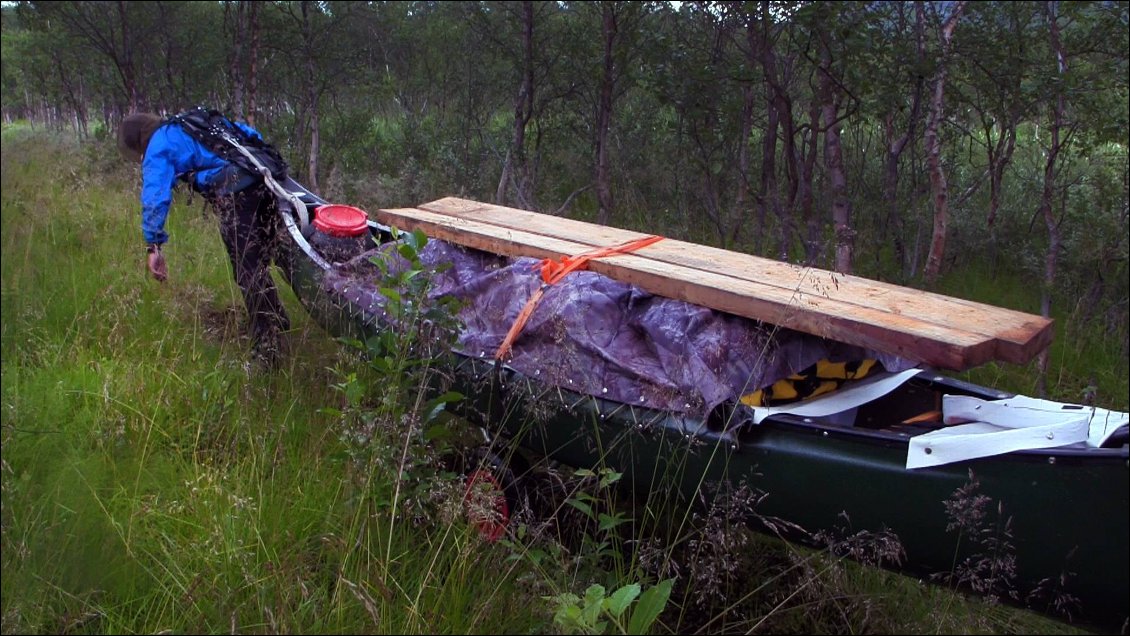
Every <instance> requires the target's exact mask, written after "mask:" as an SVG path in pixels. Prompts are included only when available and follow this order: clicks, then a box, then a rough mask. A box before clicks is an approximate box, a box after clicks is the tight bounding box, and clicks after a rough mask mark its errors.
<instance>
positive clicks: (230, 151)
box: [169, 106, 288, 181]
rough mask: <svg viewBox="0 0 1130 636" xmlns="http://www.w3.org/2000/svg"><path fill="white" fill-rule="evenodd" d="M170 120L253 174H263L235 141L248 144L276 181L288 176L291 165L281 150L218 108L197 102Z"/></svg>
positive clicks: (249, 149)
mask: <svg viewBox="0 0 1130 636" xmlns="http://www.w3.org/2000/svg"><path fill="white" fill-rule="evenodd" d="M169 121H170V122H173V123H176V124H178V125H180V127H181V128H182V129H183V130H184V131H185V132H186V133H188V134H189V135H190V136H192V138H193V139H195V140H197V141H199V142H200V143H201V144H203V145H204V147H205V148H207V149H208V150H210V151H212V153H213V154H215V155H216V156H217V157H219V158H221V159H223V160H224V161H227V162H228V163H231V164H234V165H236V166H239V167H240V168H242V169H243V170H245V171H247V172H249V173H251V174H253V175H258V174H260V173H259V169H258V168H256V167H255V165H254V164H253V163H252V162H251V160H250V159H248V158H247V157H246V156H245V155H244V154H243V153H242V152H240V151H239V149H238V148H236V147H235V146H233V145H232V141H234V142H236V143H238V144H239V145H240V146H243V147H244V148H246V149H247V150H248V151H249V152H250V153H251V154H252V155H253V156H254V157H255V159H257V160H258V161H259V163H261V164H263V165H264V166H265V167H266V168H267V169H269V170H270V171H271V176H272V177H274V178H275V181H282V180H283V179H286V174H287V169H288V166H287V164H286V161H285V160H284V159H283V158H282V155H280V154H279V151H278V150H276V149H275V147H274V146H272V145H271V144H269V143H267V142H265V141H263V140H262V139H259V138H256V137H252V136H251V135H249V134H247V133H246V132H244V131H243V129H242V128H240V127H239V126H236V125H235V124H233V123H232V122H231V121H230V120H229V119H228V118H227V117H224V115H223V113H221V112H220V111H218V110H213V109H210V108H204V107H203V106H197V107H196V108H193V109H190V110H186V111H184V112H183V113H179V114H176V115H173V116H171V117H169Z"/></svg>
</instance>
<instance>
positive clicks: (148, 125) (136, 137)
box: [118, 113, 162, 161]
mask: <svg viewBox="0 0 1130 636" xmlns="http://www.w3.org/2000/svg"><path fill="white" fill-rule="evenodd" d="M161 123H162V119H161V118H160V117H158V116H157V115H154V114H153V113H133V114H131V115H127V116H126V118H125V119H123V120H122V125H121V126H119V127H118V148H119V149H120V150H121V151H122V154H123V155H125V156H126V157H127V158H129V159H132V160H133V161H141V160H142V158H143V157H144V156H145V149H146V148H147V147H148V146H149V138H150V137H152V136H153V131H155V130H157V128H159V127H160V126H161Z"/></svg>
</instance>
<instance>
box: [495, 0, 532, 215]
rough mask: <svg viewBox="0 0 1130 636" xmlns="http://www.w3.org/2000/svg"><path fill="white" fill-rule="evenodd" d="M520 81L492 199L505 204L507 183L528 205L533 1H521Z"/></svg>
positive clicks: (521, 202) (529, 190)
mask: <svg viewBox="0 0 1130 636" xmlns="http://www.w3.org/2000/svg"><path fill="white" fill-rule="evenodd" d="M522 65H523V69H522V71H523V72H522V81H521V83H520V84H519V86H518V94H517V95H515V96H514V133H513V136H512V138H511V142H510V149H509V150H508V151H507V153H506V163H505V164H503V168H502V176H501V178H500V179H499V181H498V189H497V191H496V193H495V202H496V203H498V204H499V205H506V193H507V190H508V189H510V188H511V187H512V188H513V190H514V196H515V198H516V199H517V202H518V204H519V205H520V206H521V207H524V208H532V207H533V205H532V203H533V202H532V201H531V192H532V190H533V187H532V184H531V183H529V173H528V170H527V165H526V126H528V125H529V122H530V118H531V117H533V110H534V98H535V95H534V5H533V2H529V1H526V2H523V3H522Z"/></svg>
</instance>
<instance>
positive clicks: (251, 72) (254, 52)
mask: <svg viewBox="0 0 1130 636" xmlns="http://www.w3.org/2000/svg"><path fill="white" fill-rule="evenodd" d="M247 11H248V15H247V22H248V24H247V29H248V31H250V33H251V47H250V50H249V51H248V52H247V58H248V60H247V61H248V68H247V123H248V124H251V125H252V126H254V125H255V112H256V110H255V109H256V107H257V104H256V102H255V99H256V97H257V96H258V91H259V3H258V2H251V3H250V6H248V7H247Z"/></svg>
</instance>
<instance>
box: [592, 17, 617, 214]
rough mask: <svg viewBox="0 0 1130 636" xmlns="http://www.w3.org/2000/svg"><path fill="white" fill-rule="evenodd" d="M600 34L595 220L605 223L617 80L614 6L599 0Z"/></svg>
mask: <svg viewBox="0 0 1130 636" xmlns="http://www.w3.org/2000/svg"><path fill="white" fill-rule="evenodd" d="M601 17H602V20H601V35H602V41H603V43H604V72H603V73H602V74H601V78H600V101H599V104H598V106H597V116H596V200H597V222H598V223H600V224H602V225H607V224H608V221H609V219H610V218H611V215H612V206H613V201H612V184H611V175H610V166H609V158H608V132H609V130H610V129H611V127H612V92H613V90H614V88H615V82H616V76H615V73H616V63H615V59H614V57H613V51H614V46H615V44H616V34H617V24H616V11H615V8H614V7H613V6H612V5H611V4H609V3H607V2H605V3H602V16H601Z"/></svg>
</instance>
